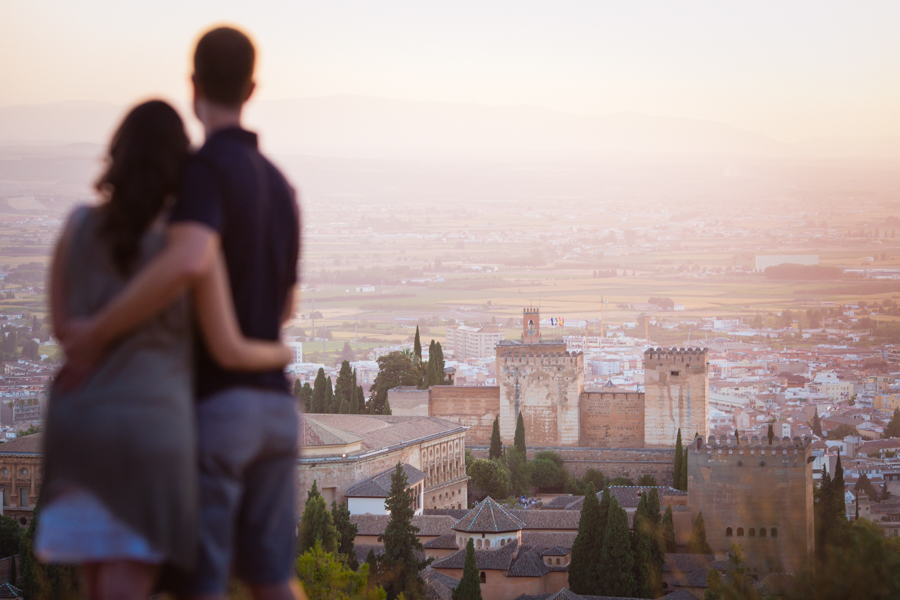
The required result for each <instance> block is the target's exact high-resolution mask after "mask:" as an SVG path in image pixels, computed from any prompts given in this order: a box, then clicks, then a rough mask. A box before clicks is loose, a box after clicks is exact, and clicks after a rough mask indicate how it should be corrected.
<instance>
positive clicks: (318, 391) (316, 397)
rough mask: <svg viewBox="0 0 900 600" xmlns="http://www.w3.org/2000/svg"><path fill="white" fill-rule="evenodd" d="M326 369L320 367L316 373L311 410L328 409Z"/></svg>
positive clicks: (321, 410)
mask: <svg viewBox="0 0 900 600" xmlns="http://www.w3.org/2000/svg"><path fill="white" fill-rule="evenodd" d="M326 379H327V377H325V369H323V368H322V367H319V372H318V373H316V381H315V382H314V383H313V398H312V408H311V412H314V413H319V414H321V413H324V412H325V411H326V410H328V390H327V388H326V385H325V381H326Z"/></svg>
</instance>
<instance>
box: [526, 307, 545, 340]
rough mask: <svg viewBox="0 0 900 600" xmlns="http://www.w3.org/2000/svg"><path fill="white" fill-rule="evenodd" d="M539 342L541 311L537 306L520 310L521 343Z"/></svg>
mask: <svg viewBox="0 0 900 600" xmlns="http://www.w3.org/2000/svg"><path fill="white" fill-rule="evenodd" d="M540 342H541V311H540V309H539V308H534V307H530V308H526V309H523V310H522V343H523V344H539V343H540Z"/></svg>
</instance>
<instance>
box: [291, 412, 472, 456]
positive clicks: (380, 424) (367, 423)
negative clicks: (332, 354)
mask: <svg viewBox="0 0 900 600" xmlns="http://www.w3.org/2000/svg"><path fill="white" fill-rule="evenodd" d="M303 419H304V421H305V422H308V423H315V424H317V425H319V426H321V431H327V432H328V433H330V434H332V435H334V436H336V437H344V438H347V439H349V437H348V436H353V437H354V438H358V439H360V440H361V441H362V451H363V452H367V451H370V450H378V449H381V448H388V447H391V446H397V445H400V444H408V443H410V442H414V441H416V440H420V439H423V438H427V437H431V436H437V435H440V434H442V433H449V432H451V431H456V430H463V429H464V427H463V426H461V425H459V424H458V423H453V422H451V421H445V420H444V419H439V418H437V417H394V416H391V415H340V414H338V415H332V414H327V415H326V414H306V415H304V416H303ZM326 428H328V429H326ZM304 429H305V428H304Z"/></svg>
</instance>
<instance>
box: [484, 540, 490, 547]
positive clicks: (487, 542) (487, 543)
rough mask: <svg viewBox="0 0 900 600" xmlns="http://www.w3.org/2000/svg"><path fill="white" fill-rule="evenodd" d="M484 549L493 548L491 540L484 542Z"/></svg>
mask: <svg viewBox="0 0 900 600" xmlns="http://www.w3.org/2000/svg"><path fill="white" fill-rule="evenodd" d="M484 547H485V548H490V547H491V540H484Z"/></svg>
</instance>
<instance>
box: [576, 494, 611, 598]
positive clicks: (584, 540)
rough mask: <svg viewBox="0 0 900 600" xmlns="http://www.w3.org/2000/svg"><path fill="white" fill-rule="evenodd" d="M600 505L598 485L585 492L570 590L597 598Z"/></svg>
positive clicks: (600, 550) (600, 542)
mask: <svg viewBox="0 0 900 600" xmlns="http://www.w3.org/2000/svg"><path fill="white" fill-rule="evenodd" d="M600 527H601V519H600V501H599V500H597V492H596V489H595V488H594V482H593V481H592V482H590V483H588V485H587V488H586V489H585V491H584V505H583V506H582V507H581V518H579V520H578V535H576V536H575V541H574V543H573V544H572V560H571V561H570V562H569V569H568V571H569V589H570V590H572V591H573V592H575V593H576V594H594V593H595V592H596V591H597V590H598V589H599V587H598V586H599V573H598V571H597V565H598V564H599V561H600V554H601V552H602V549H603V546H602V539H598V537H600Z"/></svg>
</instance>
